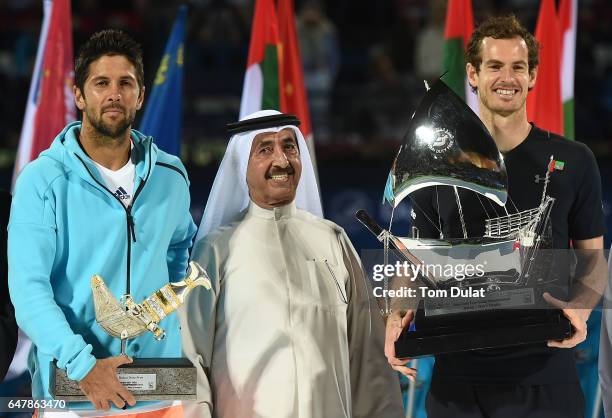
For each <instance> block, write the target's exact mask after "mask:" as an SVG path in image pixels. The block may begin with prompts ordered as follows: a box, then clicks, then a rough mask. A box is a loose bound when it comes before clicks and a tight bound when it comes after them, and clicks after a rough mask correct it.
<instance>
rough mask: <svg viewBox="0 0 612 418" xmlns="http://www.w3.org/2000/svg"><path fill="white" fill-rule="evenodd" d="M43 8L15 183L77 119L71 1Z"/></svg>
mask: <svg viewBox="0 0 612 418" xmlns="http://www.w3.org/2000/svg"><path fill="white" fill-rule="evenodd" d="M43 7H44V17H43V24H42V29H41V32H40V38H39V41H38V51H37V52H36V62H35V66H34V71H33V73H32V81H31V83H30V91H29V93H28V102H27V105H26V111H25V116H24V118H23V126H22V129H21V137H20V138H19V149H18V150H17V157H16V158H15V168H14V172H13V183H14V181H15V179H16V178H17V176H18V175H19V173H20V172H21V170H22V169H23V167H24V166H25V165H26V164H27V163H28V162H30V161H32V160H34V159H35V158H37V157H38V154H40V152H41V151H43V150H45V149H47V148H48V147H49V145H50V144H51V142H52V141H53V139H54V138H55V136H56V135H57V134H58V133H60V132H61V130H62V129H63V128H64V126H65V125H66V124H67V123H69V122H72V121H74V120H75V119H76V109H75V105H74V96H73V93H72V86H73V84H74V62H73V53H72V17H71V9H70V1H69V0H45V1H44V3H43Z"/></svg>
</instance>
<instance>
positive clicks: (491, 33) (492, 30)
mask: <svg viewBox="0 0 612 418" xmlns="http://www.w3.org/2000/svg"><path fill="white" fill-rule="evenodd" d="M487 37H489V38H494V39H513V38H523V40H524V41H525V43H526V44H527V65H528V66H529V72H532V71H533V70H534V69H535V68H536V67H537V66H538V64H539V62H540V60H539V53H540V44H539V43H538V41H537V40H536V39H535V37H534V36H533V35H532V34H531V32H529V31H528V30H527V29H525V27H524V26H523V25H521V22H519V21H518V19H517V18H516V17H515V16H514V15H513V14H511V15H508V16H495V17H490V18H488V19H487V20H485V21H484V22H482V23H481V24H480V25H478V27H477V28H476V30H474V32H473V33H472V37H471V38H470V41H469V43H468V46H467V49H466V51H465V62H469V63H470V64H472V65H473V66H474V68H475V69H476V71H477V72H478V71H480V64H481V63H482V40H483V39H484V38H487Z"/></svg>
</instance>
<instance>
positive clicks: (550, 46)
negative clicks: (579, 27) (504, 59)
mask: <svg viewBox="0 0 612 418" xmlns="http://www.w3.org/2000/svg"><path fill="white" fill-rule="evenodd" d="M535 37H536V39H537V40H538V42H539V43H540V64H539V65H538V76H537V79H536V83H535V87H534V88H533V89H532V90H531V91H530V92H529V94H528V95H527V119H529V120H530V121H532V122H534V123H535V124H536V125H538V126H539V127H540V128H542V129H545V130H547V131H550V132H553V133H556V134H559V135H561V134H563V108H562V106H561V74H560V69H559V64H560V63H561V56H560V52H559V49H560V48H561V39H560V34H559V21H558V18H557V12H556V10H555V4H554V0H542V1H541V3H540V12H539V15H538V23H537V25H536V31H535Z"/></svg>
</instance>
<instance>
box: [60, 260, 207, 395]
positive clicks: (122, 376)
mask: <svg viewBox="0 0 612 418" xmlns="http://www.w3.org/2000/svg"><path fill="white" fill-rule="evenodd" d="M198 286H202V287H204V288H206V289H208V290H210V288H211V284H210V278H209V277H208V274H207V273H206V271H205V270H204V269H203V268H202V267H201V266H200V265H199V264H198V263H196V262H195V261H192V262H190V263H189V270H188V273H187V276H185V278H184V279H183V280H181V281H179V282H174V283H168V284H166V285H165V286H163V287H162V288H161V289H159V290H157V291H156V292H154V293H153V294H152V295H151V296H149V297H147V298H146V299H145V300H144V301H142V303H136V302H135V301H134V300H133V299H132V297H131V296H130V295H124V296H123V297H122V298H121V300H117V298H115V296H113V294H112V293H111V292H110V291H109V289H108V287H107V286H106V283H105V282H104V279H103V278H102V277H101V276H99V275H97V274H96V275H94V276H93V277H92V278H91V290H92V293H93V301H94V307H95V313H96V322H97V323H98V324H99V325H100V326H101V327H102V328H103V329H104V331H106V333H108V334H109V335H111V336H113V337H115V338H119V339H121V352H122V354H125V346H126V344H125V342H126V341H127V340H128V339H130V338H134V337H137V336H139V335H141V334H143V333H146V332H151V333H152V334H153V335H152V336H153V337H154V338H155V339H156V340H162V339H163V338H165V332H164V330H163V329H162V328H161V327H160V326H159V323H160V321H161V320H162V319H164V318H165V317H166V316H168V315H170V314H171V313H172V312H174V311H175V310H177V309H178V308H179V307H180V306H181V305H182V304H183V303H184V302H185V298H186V297H187V295H188V294H189V293H190V292H191V290H193V289H195V288H196V287H198ZM51 367H52V370H51V384H50V388H51V391H52V395H53V397H54V398H55V399H65V400H68V401H85V400H87V398H86V397H85V395H83V393H82V392H81V390H80V388H79V386H78V383H77V382H76V381H74V380H71V379H69V378H68V376H67V375H66V371H65V370H63V369H60V368H57V367H56V366H55V364H53V365H52V366H51ZM117 377H118V378H119V381H120V382H121V383H122V384H123V385H124V386H125V387H126V388H127V389H128V390H130V391H131V392H132V393H133V395H134V397H135V398H136V400H178V399H181V400H187V399H195V398H196V384H197V380H196V370H195V368H194V367H193V365H192V364H191V362H190V361H189V360H187V359H184V358H151V359H143V358H135V359H134V361H133V363H131V364H127V365H124V366H122V367H120V368H119V369H118V370H117Z"/></svg>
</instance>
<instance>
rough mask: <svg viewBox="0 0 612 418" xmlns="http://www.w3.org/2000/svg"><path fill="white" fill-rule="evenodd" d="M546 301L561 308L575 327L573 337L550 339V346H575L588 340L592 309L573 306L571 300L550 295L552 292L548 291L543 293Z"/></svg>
mask: <svg viewBox="0 0 612 418" xmlns="http://www.w3.org/2000/svg"><path fill="white" fill-rule="evenodd" d="M542 296H543V297H544V300H546V302H548V303H550V304H551V305H552V306H554V307H555V308H559V309H561V310H562V311H563V315H565V317H566V318H567V319H569V321H570V322H571V324H572V327H573V328H574V333H573V334H572V336H571V337H569V338H567V339H565V340H563V341H555V340H550V341H548V346H549V347H557V348H573V347H575V346H577V345H578V344H580V343H581V342H583V341H584V340H586V337H587V323H586V322H587V320H588V319H589V316H590V314H591V309H587V308H576V307H575V306H572V303H571V302H569V303H568V302H564V301H562V300H559V299H557V298H555V297H553V296H551V295H550V293H548V292H546V293H544V294H543V295H542Z"/></svg>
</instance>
